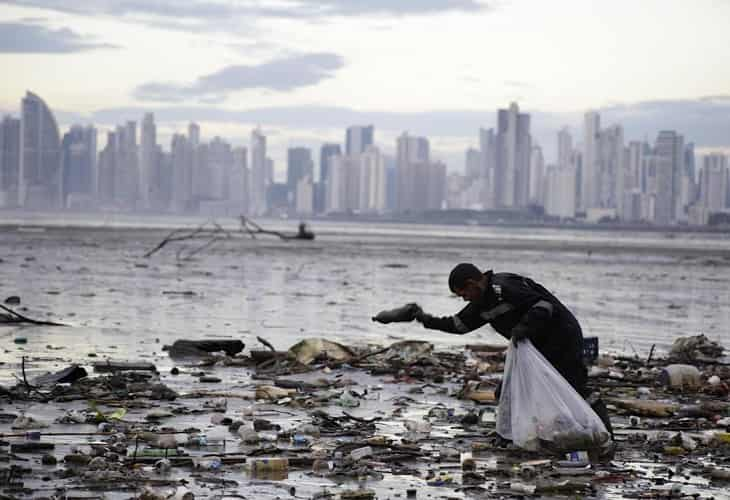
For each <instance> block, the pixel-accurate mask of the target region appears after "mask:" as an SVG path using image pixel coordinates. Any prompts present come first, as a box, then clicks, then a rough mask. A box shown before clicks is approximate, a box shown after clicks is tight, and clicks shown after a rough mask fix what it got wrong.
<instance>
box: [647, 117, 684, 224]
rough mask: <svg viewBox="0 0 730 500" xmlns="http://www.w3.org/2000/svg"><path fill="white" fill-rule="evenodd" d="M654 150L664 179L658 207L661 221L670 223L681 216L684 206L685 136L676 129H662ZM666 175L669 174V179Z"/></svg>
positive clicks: (660, 176)
mask: <svg viewBox="0 0 730 500" xmlns="http://www.w3.org/2000/svg"><path fill="white" fill-rule="evenodd" d="M654 150H655V155H656V156H657V160H658V162H659V163H658V165H657V168H658V170H659V172H660V173H661V175H659V179H661V180H662V184H661V188H662V190H661V193H662V195H663V196H662V197H660V198H658V199H657V203H658V205H657V209H658V213H659V214H660V216H661V220H662V222H659V223H661V224H668V223H670V222H673V221H675V220H677V219H678V218H681V217H680V214H681V212H682V207H681V204H680V193H681V186H682V176H683V175H684V174H685V167H684V137H682V136H681V135H679V134H677V132H675V131H674V130H662V131H660V132H659V135H658V136H657V139H656V143H655V145H654ZM666 176H669V179H668V180H667V179H666ZM666 182H668V183H669V184H668V186H665V183H666ZM665 189H667V190H668V191H667V192H666V195H667V196H668V198H667V199H665V198H664V194H665V191H664V190H665ZM660 202H661V203H660ZM665 204H666V206H665ZM665 210H666V211H667V216H668V219H666V218H665V212H664V211H665Z"/></svg>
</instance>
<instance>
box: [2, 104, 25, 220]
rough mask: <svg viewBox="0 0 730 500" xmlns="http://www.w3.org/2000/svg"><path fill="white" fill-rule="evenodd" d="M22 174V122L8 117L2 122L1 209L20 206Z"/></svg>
mask: <svg viewBox="0 0 730 500" xmlns="http://www.w3.org/2000/svg"><path fill="white" fill-rule="evenodd" d="M19 174H20V120H18V119H16V118H11V117H9V116H6V117H5V118H3V121H2V122H0V207H1V208H9V207H15V206H17V204H18V179H19Z"/></svg>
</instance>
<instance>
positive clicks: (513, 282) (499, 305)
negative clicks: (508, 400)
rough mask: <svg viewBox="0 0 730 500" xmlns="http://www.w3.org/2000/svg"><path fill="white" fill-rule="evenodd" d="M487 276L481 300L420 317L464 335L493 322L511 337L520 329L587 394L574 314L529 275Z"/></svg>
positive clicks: (428, 324) (437, 327)
mask: <svg viewBox="0 0 730 500" xmlns="http://www.w3.org/2000/svg"><path fill="white" fill-rule="evenodd" d="M484 275H485V276H486V278H487V285H486V287H485V289H484V293H483V294H482V297H481V298H480V300H478V301H474V302H470V303H469V304H468V305H467V306H466V307H464V309H462V310H461V311H459V312H458V313H456V314H455V315H454V316H445V317H441V318H436V317H433V316H429V315H423V316H422V317H421V318H420V321H421V322H422V323H423V326H425V327H426V328H431V329H435V330H441V331H444V332H449V333H456V334H464V333H468V332H471V331H473V330H476V329H477V328H480V327H482V326H484V325H486V324H490V325H491V326H492V328H494V329H495V330H496V331H497V333H499V334H500V335H502V336H503V337H505V338H507V339H510V338H512V334H513V333H514V332H515V331H518V330H519V331H521V332H523V333H524V334H525V335H526V336H527V338H529V339H530V340H531V341H532V343H533V344H534V345H535V347H536V348H537V350H538V351H540V352H541V353H542V355H543V356H545V358H547V360H548V361H550V363H552V365H553V366H554V367H555V368H556V369H557V370H558V371H559V372H560V373H561V374H562V375H563V377H565V379H566V380H567V381H568V382H569V383H570V384H571V385H572V386H573V387H574V388H575V390H576V391H578V393H580V394H582V395H584V396H585V395H586V387H585V385H586V379H587V371H586V367H585V364H584V362H583V333H582V331H581V328H580V324H578V320H577V319H575V316H573V314H572V313H571V312H570V311H569V310H568V308H567V307H565V306H564V305H563V304H562V303H561V302H560V301H559V300H558V299H557V298H556V297H555V296H554V295H553V294H551V293H550V292H548V291H547V290H546V289H545V288H544V287H543V286H542V285H540V284H538V283H535V282H534V281H532V280H531V279H529V278H524V277H522V276H519V275H517V274H511V273H493V272H492V271H487V272H486V273H485V274H484Z"/></svg>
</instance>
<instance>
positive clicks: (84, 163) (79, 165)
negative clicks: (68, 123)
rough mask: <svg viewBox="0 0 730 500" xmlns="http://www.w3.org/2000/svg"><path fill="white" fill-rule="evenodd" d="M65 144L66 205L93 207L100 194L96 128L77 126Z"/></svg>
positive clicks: (64, 140) (69, 206)
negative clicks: (97, 192)
mask: <svg viewBox="0 0 730 500" xmlns="http://www.w3.org/2000/svg"><path fill="white" fill-rule="evenodd" d="M62 147H63V200H64V206H66V207H68V208H90V206H91V204H92V201H93V199H94V198H95V197H96V177H97V172H96V154H97V151H96V149H97V146H96V129H95V128H94V127H92V126H89V127H86V128H84V127H82V126H80V125H74V126H73V127H71V130H69V131H68V132H67V133H66V134H64V136H63V141H62Z"/></svg>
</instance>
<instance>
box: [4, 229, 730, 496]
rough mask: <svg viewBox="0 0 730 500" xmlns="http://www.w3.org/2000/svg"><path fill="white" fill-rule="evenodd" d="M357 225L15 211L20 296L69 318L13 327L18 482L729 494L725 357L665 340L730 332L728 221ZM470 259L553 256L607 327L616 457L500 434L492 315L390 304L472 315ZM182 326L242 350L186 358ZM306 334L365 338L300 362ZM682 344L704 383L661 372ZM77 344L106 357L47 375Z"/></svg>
mask: <svg viewBox="0 0 730 500" xmlns="http://www.w3.org/2000/svg"><path fill="white" fill-rule="evenodd" d="M161 225H162V226H164V224H161ZM316 229H317V228H316V227H315V230H316ZM356 229H358V230H359V231H357V230H353V229H351V228H344V229H343V228H342V227H340V226H336V225H331V226H327V225H325V226H324V227H323V228H320V231H318V234H317V239H316V240H315V241H311V242H310V241H307V242H304V241H298V242H285V241H278V240H277V239H272V238H263V237H259V238H257V239H255V240H254V239H251V238H248V237H242V236H238V237H235V238H231V239H226V240H222V241H220V242H216V244H214V245H212V246H210V247H209V248H206V249H205V250H204V251H201V252H199V253H196V254H194V255H193V256H192V257H191V258H189V259H185V258H183V259H181V258H180V255H181V254H182V255H183V256H184V255H186V253H185V252H188V253H189V250H190V249H193V248H194V247H193V246H191V245H193V244H192V243H183V247H184V248H185V249H183V250H180V248H179V247H174V248H173V247H171V248H166V249H165V250H164V251H161V252H159V253H156V254H155V255H153V256H151V257H149V258H144V257H142V256H143V255H144V253H145V252H146V251H147V250H149V249H150V248H152V247H154V246H155V245H156V244H157V243H158V242H159V241H160V239H161V238H163V237H164V236H165V235H166V234H167V233H168V232H169V228H165V227H153V228H141V229H140V228H132V227H124V228H120V229H110V228H103V227H102V228H98V227H97V228H89V227H80V228H72V229H70V228H64V229H61V228H54V227H50V226H48V227H43V228H41V229H36V228H35V227H34V228H32V230H30V231H29V230H28V227H27V226H26V227H21V228H20V230H18V229H17V228H13V227H10V226H8V228H7V230H4V231H3V234H2V238H1V239H0V259H2V262H0V282H1V283H2V288H0V290H2V297H0V300H5V298H6V297H9V296H17V297H19V299H20V302H19V303H18V304H12V305H8V307H12V308H13V309H14V310H17V311H19V312H21V313H22V314H24V315H27V316H29V317H32V318H36V319H43V320H53V321H58V322H63V323H67V324H69V325H71V326H69V327H51V326H22V325H16V326H0V338H2V340H3V350H2V352H0V363H2V364H0V386H2V387H3V388H4V391H5V392H4V394H3V395H0V401H2V411H1V412H0V413H2V415H0V433H2V435H3V437H0V441H2V442H3V443H2V444H0V470H2V471H3V472H2V473H1V474H0V495H4V496H5V497H7V498H43V497H45V498H51V497H56V498H137V497H140V496H145V495H146V498H168V497H175V496H176V495H177V497H178V498H191V497H190V495H193V496H194V497H195V498H373V496H372V495H375V497H377V498H381V499H382V498H472V497H473V498H487V497H498V496H499V497H505V498H506V497H516V496H524V495H542V496H555V495H557V496H561V495H570V496H576V495H577V496H582V497H586V496H587V497H590V496H596V497H611V498H658V497H666V496H674V497H677V498H679V497H682V496H691V495H699V496H700V497H702V498H710V497H714V498H728V497H729V496H728V495H727V493H726V490H727V488H728V487H730V482H729V481H728V478H729V477H730V472H726V471H728V470H730V469H728V466H729V465H730V464H728V458H727V456H728V453H727V451H728V448H727V447H728V446H730V445H728V442H727V441H728V440H730V435H728V434H727V433H726V432H727V430H728V425H729V422H728V418H727V417H730V411H728V408H727V406H726V403H727V387H726V386H725V385H724V384H725V383H726V381H730V370H728V369H727V367H726V366H725V364H724V363H725V362H727V361H728V359H727V358H726V357H725V355H724V353H722V354H721V355H719V356H716V357H713V358H712V359H689V360H669V359H667V358H668V357H669V355H670V350H671V347H672V345H673V343H674V341H675V340H676V339H677V338H679V337H687V336H692V335H699V334H700V333H703V334H705V335H706V336H707V338H708V339H709V340H710V341H715V342H717V343H718V344H719V345H721V346H722V345H724V346H728V345H730V336H729V335H728V327H727V325H728V324H730V308H728V306H727V304H728V303H730V296H729V294H730V291H729V290H730V259H728V252H729V251H730V250H729V249H730V243H729V242H728V240H727V239H724V238H722V237H718V236H717V235H712V236H707V239H703V238H702V236H701V235H691V236H687V237H686V238H685V237H684V236H682V235H679V236H676V237H672V238H666V239H663V238H662V235H639V237H637V235H631V234H629V235H626V234H623V233H620V234H615V235H611V237H607V236H606V235H605V234H599V235H591V234H587V235H586V234H576V233H573V232H567V233H565V234H562V235H561V234H560V233H559V232H556V233H555V234H552V235H551V234H548V233H545V234H532V235H531V234H525V233H523V232H520V231H517V233H515V234H512V235H510V234H496V235H495V234H490V235H488V236H484V235H480V234H478V233H474V232H471V231H464V230H461V229H450V228H443V229H441V228H439V230H438V231H435V230H433V229H432V228H428V227H426V229H424V228H419V227H412V226H409V227H401V228H396V230H394V228H393V227H387V226H386V227H379V226H375V225H374V226H367V225H362V227H361V226H358V227H357V228H356ZM449 231H453V233H450V232H449ZM647 239H648V240H650V241H649V242H648V243H647V241H646V240H647ZM185 245H188V246H187V247H185ZM647 247H651V248H652V249H653V251H652V252H651V253H650V252H647V251H646V250H638V249H639V248H647ZM463 260H468V261H474V262H477V263H481V264H482V265H483V266H485V267H492V268H494V269H496V270H503V271H514V272H518V273H521V274H525V275H529V276H532V277H534V278H535V279H536V280H537V281H540V282H542V283H544V284H545V285H546V286H548V288H550V289H551V290H552V291H554V292H555V293H556V294H557V295H558V296H559V297H560V298H561V299H562V300H563V301H564V302H565V303H566V304H567V305H568V306H569V307H571V308H572V309H573V310H574V311H575V313H576V316H577V317H578V319H579V320H580V321H581V323H582V325H583V328H584V331H585V334H586V336H596V337H598V338H599V342H600V351H601V354H602V357H601V358H600V359H599V360H597V362H596V363H595V365H594V367H593V369H592V378H591V381H592V382H591V383H592V385H593V386H594V387H597V388H600V389H601V391H602V393H603V394H604V396H605V397H606V399H607V400H608V401H609V403H610V410H611V414H612V418H613V419H614V421H615V428H616V430H617V441H618V442H619V451H618V453H617V455H616V457H615V458H614V460H613V461H609V462H606V463H603V464H593V465H592V466H589V467H587V468H581V467H566V466H565V465H570V464H562V465H561V464H559V463H558V462H562V461H563V460H565V457H556V456H547V455H545V454H540V453H528V452H524V451H521V450H517V449H514V448H509V447H506V448H504V447H499V445H500V443H498V442H497V440H496V439H495V437H496V436H495V433H494V421H495V410H496V406H497V405H496V402H495V401H493V398H490V394H491V390H492V389H493V386H494V383H495V382H496V380H497V379H498V377H499V376H500V375H501V364H502V363H503V361H504V359H503V357H504V353H503V352H502V350H501V349H499V347H500V346H505V345H506V344H505V342H504V341H503V340H502V339H501V338H500V337H498V336H497V335H496V334H495V333H493V332H492V331H491V330H489V328H485V329H482V330H480V331H477V332H474V333H472V334H470V335H468V336H465V337H460V336H448V335H446V334H441V333H434V332H432V331H426V330H424V329H422V328H421V327H420V325H417V324H400V325H387V326H383V325H377V324H375V323H373V322H372V321H371V320H370V318H371V316H372V315H373V314H374V313H375V312H377V311H378V310H380V309H384V308H388V307H393V306H397V305H401V304H403V303H406V302H411V301H417V302H419V303H420V304H421V305H422V306H423V307H424V309H426V310H428V311H429V312H431V313H433V314H443V315H447V314H452V313H453V312H455V311H456V310H458V309H459V308H460V307H461V305H462V304H461V303H460V302H459V301H457V300H456V299H454V298H453V297H451V296H450V295H449V294H448V291H447V287H446V283H445V281H446V280H445V278H446V276H447V274H448V271H449V269H450V268H451V267H452V266H453V264H454V263H456V262H459V261H463ZM257 337H261V339H264V340H265V341H267V342H268V343H269V344H270V345H271V347H273V349H274V351H275V352H274V351H271V349H270V348H269V346H267V345H266V344H265V343H262V342H261V341H260V340H259V339H258V338H257ZM180 339H189V340H202V339H219V340H226V341H240V342H241V343H242V344H244V346H245V347H244V348H243V350H242V351H241V352H237V353H233V352H231V353H228V354H223V353H220V352H216V351H213V352H211V353H193V354H194V355H189V354H190V353H188V355H186V356H182V357H179V356H171V352H170V350H169V347H170V346H172V345H173V344H174V343H175V341H176V340H180ZM304 339H327V340H329V341H333V342H337V343H339V344H340V345H342V346H344V347H345V348H346V349H347V350H349V353H348V355H347V357H344V358H343V357H338V356H339V354H341V353H339V354H338V352H331V351H327V354H326V355H324V356H323V355H321V353H319V354H317V353H315V355H314V356H313V358H312V359H306V360H296V358H294V361H296V362H294V361H292V359H293V358H292V355H291V353H290V352H289V350H290V348H291V347H292V346H295V345H296V344H297V343H298V342H300V341H302V340H304ZM407 340H409V341H424V343H418V344H397V343H399V342H402V341H407ZM393 344H396V346H394V347H392V349H391V350H390V351H384V352H381V353H379V354H374V353H376V352H377V351H382V350H383V348H385V347H388V346H392V345H393ZM467 345H470V346H472V347H471V348H466V347H465V346H467ZM485 345H486V346H489V347H485ZM652 346H654V349H653V352H652ZM650 352H652V355H651V360H650V361H649V362H648V363H647V359H648V358H649V354H650ZM23 358H25V360H24V361H23ZM303 361H307V362H303ZM678 361H682V362H685V363H687V362H689V363H690V364H693V365H696V366H697V367H698V369H699V378H698V379H697V381H696V383H692V384H683V385H681V386H679V387H667V386H666V385H662V383H661V382H660V378H661V377H660V374H661V371H662V369H663V368H665V367H666V366H667V365H670V364H673V363H677V362H678ZM116 362H133V363H135V365H136V366H129V365H127V366H124V365H119V366H116V365H114V363H116ZM72 364H77V365H79V366H80V367H82V368H83V369H84V370H85V371H86V372H87V376H86V377H84V378H80V379H78V380H76V381H74V382H73V383H63V384H53V383H51V384H43V383H39V382H37V379H38V377H39V376H41V375H43V374H45V373H48V372H58V371H59V370H62V369H64V368H66V367H68V366H70V365H72ZM105 365H106V367H105ZM148 365H151V367H150V366H148ZM115 366H116V368H118V370H115V369H114V368H115ZM128 368H136V370H128ZM150 368H153V369H150ZM23 372H25V380H24V376H23ZM713 377H716V378H717V379H715V378H713ZM26 380H27V383H26V382H25V381H26ZM718 381H719V382H718ZM22 417H30V418H26V419H25V420H23V418H22ZM19 418H20V420H19ZM32 419H34V420H35V422H34V421H33V420H32ZM12 427H16V429H13V428H12ZM44 447H45V449H44ZM135 450H136V451H135ZM576 451H579V450H576ZM467 454H471V459H472V460H471V461H469V456H468V455H467ZM44 456H46V457H45V458H44ZM283 458H286V460H282V459H283ZM53 460H55V463H53ZM464 463H466V464H467V465H466V466H464ZM284 464H285V465H284ZM472 465H473V468H472ZM713 470H715V471H718V472H713ZM186 495H188V496H187V497H186ZM414 495H415V496H414Z"/></svg>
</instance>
